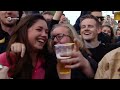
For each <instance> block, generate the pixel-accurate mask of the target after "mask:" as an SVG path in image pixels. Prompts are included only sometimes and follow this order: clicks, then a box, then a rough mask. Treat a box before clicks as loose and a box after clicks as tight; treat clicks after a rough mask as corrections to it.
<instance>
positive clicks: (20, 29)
mask: <svg viewBox="0 0 120 90" xmlns="http://www.w3.org/2000/svg"><path fill="white" fill-rule="evenodd" d="M38 20H44V21H46V20H45V19H44V17H43V16H41V15H27V16H25V17H24V18H22V19H21V20H20V22H19V23H18V24H17V26H16V27H15V33H14V34H13V36H12V37H11V39H10V41H9V44H8V48H7V59H8V61H9V63H10V65H11V66H14V70H13V69H12V68H10V70H9V72H10V73H13V78H22V79H31V78H32V70H33V65H32V59H31V56H30V52H31V51H30V45H29V42H28V29H29V28H30V27H31V26H32V25H33V24H34V23H36V22H37V21H38ZM15 42H20V43H23V44H24V45H25V47H26V51H25V55H24V57H23V58H21V57H20V55H18V54H16V61H15V62H13V60H12V58H11V57H10V47H11V44H13V43H15ZM46 49H47V43H46V45H45V46H44V47H43V50H42V51H40V53H39V54H40V55H38V56H44V53H45V51H46Z"/></svg>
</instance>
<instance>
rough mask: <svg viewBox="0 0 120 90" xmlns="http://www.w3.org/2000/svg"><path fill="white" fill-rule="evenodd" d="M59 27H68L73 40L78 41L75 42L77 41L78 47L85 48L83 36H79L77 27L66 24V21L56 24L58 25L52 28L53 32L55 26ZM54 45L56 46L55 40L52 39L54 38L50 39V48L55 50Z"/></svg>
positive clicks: (55, 26)
mask: <svg viewBox="0 0 120 90" xmlns="http://www.w3.org/2000/svg"><path fill="white" fill-rule="evenodd" d="M57 27H65V28H67V29H68V30H69V31H68V33H69V36H70V37H71V39H72V41H73V42H74V40H75V41H76V42H74V43H77V47H78V48H79V49H81V48H83V41H82V38H80V37H79V35H78V34H77V32H76V30H75V28H74V27H73V26H72V25H71V24H65V23H62V24H56V25H54V26H53V28H52V30H51V33H52V31H53V30H54V29H55V28H57ZM53 46H54V45H53V40H52V39H49V48H50V49H51V50H53ZM51 50H50V51H51Z"/></svg>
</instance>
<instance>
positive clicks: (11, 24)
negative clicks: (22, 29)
mask: <svg viewBox="0 0 120 90" xmlns="http://www.w3.org/2000/svg"><path fill="white" fill-rule="evenodd" d="M1 23H2V24H3V25H5V26H6V27H13V26H15V23H5V22H2V21H1Z"/></svg>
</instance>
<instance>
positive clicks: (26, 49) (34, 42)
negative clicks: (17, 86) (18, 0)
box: [0, 11, 120, 79]
mask: <svg viewBox="0 0 120 90" xmlns="http://www.w3.org/2000/svg"><path fill="white" fill-rule="evenodd" d="M9 18H11V20H9ZM108 18H109V15H108ZM106 20H108V19H105V18H104V17H103V15H102V11H81V15H80V16H79V17H78V19H77V20H76V23H75V24H74V25H71V24H70V22H69V18H67V17H66V16H65V14H64V11H55V13H54V14H53V13H51V12H50V11H43V12H39V11H38V12H37V11H34V12H25V11H0V79H11V78H13V79H120V74H119V73H120V67H119V66H120V65H119V61H120V58H119V49H120V48H119V47H120V26H119V24H120V21H118V28H117V30H116V31H114V29H113V24H108V23H107V21H106ZM66 43H74V47H73V51H72V53H71V54H70V55H69V56H70V58H68V59H61V60H60V63H62V64H65V67H64V68H69V69H71V73H69V74H60V72H59V71H60V69H59V67H60V66H59V64H58V62H57V57H56V54H55V48H54V45H57V44H66ZM63 56H64V55H63Z"/></svg>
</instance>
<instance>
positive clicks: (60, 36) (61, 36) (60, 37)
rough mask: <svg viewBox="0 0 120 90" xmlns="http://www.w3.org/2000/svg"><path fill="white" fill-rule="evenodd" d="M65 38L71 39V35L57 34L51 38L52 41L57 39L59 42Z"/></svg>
mask: <svg viewBox="0 0 120 90" xmlns="http://www.w3.org/2000/svg"><path fill="white" fill-rule="evenodd" d="M65 36H67V37H70V36H69V35H65V34H63V33H61V34H57V35H53V36H51V39H52V40H54V39H55V38H56V39H57V40H58V41H59V40H61V39H62V38H63V37H65ZM70 38H71V37H70Z"/></svg>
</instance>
